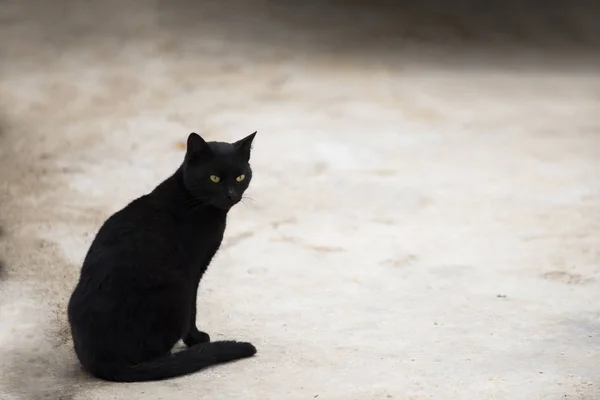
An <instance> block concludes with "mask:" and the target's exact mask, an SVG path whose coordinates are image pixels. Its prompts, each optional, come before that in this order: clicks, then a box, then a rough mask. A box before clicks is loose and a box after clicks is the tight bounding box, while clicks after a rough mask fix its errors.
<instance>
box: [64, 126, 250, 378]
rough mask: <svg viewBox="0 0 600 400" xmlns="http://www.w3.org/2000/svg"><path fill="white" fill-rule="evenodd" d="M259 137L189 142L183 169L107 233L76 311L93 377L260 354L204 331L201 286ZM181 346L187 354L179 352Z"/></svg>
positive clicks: (85, 273)
mask: <svg viewBox="0 0 600 400" xmlns="http://www.w3.org/2000/svg"><path fill="white" fill-rule="evenodd" d="M253 138H254V134H252V135H250V136H249V137H247V138H245V139H243V140H241V141H239V142H236V143H235V144H228V143H218V142H211V143H206V142H204V140H202V139H201V138H200V137H199V136H197V135H195V134H192V135H190V137H189V138H188V151H187V154H186V160H185V162H184V164H183V165H182V166H181V168H179V169H178V170H177V171H176V172H175V174H173V175H172V176H171V177H170V178H168V179H166V180H165V181H164V182H162V183H161V184H160V185H159V186H158V187H157V188H156V189H154V191H152V192H151V193H149V194H147V195H145V196H142V197H140V198H138V199H136V200H134V201H133V202H131V203H130V204H129V205H127V206H126V207H125V208H124V209H122V210H120V211H118V212H117V213H115V214H114V215H112V216H111V217H110V218H109V219H108V220H107V221H106V222H105V223H104V225H103V226H102V227H101V228H100V230H99V232H98V233H97V235H96V237H95V238H94V241H93V243H92V245H91V247H90V249H89V251H88V254H87V255H86V258H85V260H84V263H83V267H82V269H81V276H80V280H79V283H78V285H77V287H76V288H75V291H74V292H73V295H72V296H71V299H70V301H69V307H68V316H69V323H70V326H71V332H72V336H73V342H74V345H75V352H76V354H77V357H78V358H79V360H80V362H81V363H82V365H83V366H84V368H85V369H86V370H87V371H88V372H90V373H91V374H92V375H94V376H96V377H99V378H101V379H106V380H111V381H128V382H135V381H148V380H160V379H166V378H171V377H175V376H180V375H184V374H188V373H191V372H195V371H197V370H200V369H202V368H204V367H207V366H210V365H213V364H217V363H221V362H226V361H231V360H235V359H239V358H244V357H250V356H252V355H254V354H255V353H256V349H255V348H254V346H253V345H252V344H250V343H244V342H233V341H223V342H209V341H210V339H209V336H208V335H207V334H206V333H204V332H201V331H199V330H198V329H197V328H196V296H197V290H198V283H199V281H200V279H201V278H202V275H203V274H204V272H205V271H206V269H207V267H208V264H209V263H210V261H211V260H212V258H213V256H214V255H215V253H216V252H217V250H218V249H219V246H220V244H221V240H222V239H223V233H224V231H225V225H226V217H227V212H228V211H229V209H230V208H231V207H232V206H233V205H234V204H236V203H237V202H238V201H239V200H240V199H241V195H242V193H243V192H244V190H246V188H247V187H248V184H249V182H250V179H251V176H252V172H251V170H250V166H249V164H248V160H249V157H250V146H251V143H252V140H253ZM240 178H241V181H240ZM180 339H183V341H184V343H185V344H186V345H187V346H188V348H187V349H185V350H183V351H180V352H178V353H175V354H171V349H172V348H173V346H174V345H175V344H176V343H177V341H179V340H180Z"/></svg>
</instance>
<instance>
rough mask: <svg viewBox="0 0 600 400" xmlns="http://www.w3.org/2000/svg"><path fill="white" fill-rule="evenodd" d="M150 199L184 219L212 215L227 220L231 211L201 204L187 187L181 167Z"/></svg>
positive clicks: (157, 188)
mask: <svg viewBox="0 0 600 400" xmlns="http://www.w3.org/2000/svg"><path fill="white" fill-rule="evenodd" d="M149 197H150V198H151V199H152V201H153V202H155V203H156V204H157V205H158V206H159V207H160V208H161V209H163V210H165V211H168V212H170V213H173V214H174V215H178V216H182V217H184V216H185V217H192V216H201V215H212V216H215V217H222V218H225V217H226V216H227V213H228V211H229V210H224V209H221V208H217V207H214V206H211V205H207V204H204V205H203V204H201V202H200V201H199V200H198V199H196V198H195V197H194V196H193V195H192V194H191V193H190V191H189V190H188V189H187V187H186V186H185V183H184V181H183V171H182V168H181V167H180V168H178V169H177V171H175V173H174V174H173V175H171V176H170V177H169V178H167V179H165V180H164V181H163V182H162V183H161V184H160V185H158V186H157V187H156V188H155V189H154V190H153V191H152V192H151V193H150V194H149Z"/></svg>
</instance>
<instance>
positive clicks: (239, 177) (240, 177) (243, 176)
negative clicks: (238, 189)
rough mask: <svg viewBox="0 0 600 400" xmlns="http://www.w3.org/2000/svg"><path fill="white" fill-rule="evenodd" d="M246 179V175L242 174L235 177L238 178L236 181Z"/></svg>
mask: <svg viewBox="0 0 600 400" xmlns="http://www.w3.org/2000/svg"><path fill="white" fill-rule="evenodd" d="M244 179H246V175H240V176H238V177H237V178H235V180H236V181H238V182H241V181H243V180H244Z"/></svg>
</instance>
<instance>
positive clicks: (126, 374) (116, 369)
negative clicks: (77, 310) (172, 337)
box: [90, 341, 256, 382]
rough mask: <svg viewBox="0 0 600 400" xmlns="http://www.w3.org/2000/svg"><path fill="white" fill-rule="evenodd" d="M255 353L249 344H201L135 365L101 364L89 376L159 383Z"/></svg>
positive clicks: (111, 379)
mask: <svg viewBox="0 0 600 400" xmlns="http://www.w3.org/2000/svg"><path fill="white" fill-rule="evenodd" d="M254 354H256V348H255V347H254V346H253V345H252V344H251V343H246V342H234V341H222V342H212V343H202V344H197V345H195V346H192V347H190V348H188V349H186V350H182V351H180V352H178V353H175V354H170V355H168V356H165V357H162V358H159V359H157V360H153V361H150V362H147V363H142V364H136V365H127V366H124V365H114V364H110V365H108V364H105V365H102V366H101V367H99V368H95V370H94V371H90V372H92V374H93V375H95V376H96V377H98V378H100V379H104V380H107V381H114V382H142V381H159V380H162V379H169V378H174V377H176V376H182V375H186V374H190V373H192V372H196V371H198V370H200V369H202V368H206V367H209V366H211V365H214V364H220V363H224V362H227V361H233V360H237V359H240V358H246V357H251V356H253V355H254Z"/></svg>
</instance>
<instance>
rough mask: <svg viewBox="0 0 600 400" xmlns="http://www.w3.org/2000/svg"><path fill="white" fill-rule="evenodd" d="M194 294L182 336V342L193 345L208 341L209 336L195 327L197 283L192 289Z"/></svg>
mask: <svg viewBox="0 0 600 400" xmlns="http://www.w3.org/2000/svg"><path fill="white" fill-rule="evenodd" d="M193 294H194V296H193V297H192V301H191V304H190V306H191V307H190V317H189V318H190V319H189V323H188V329H187V333H186V334H185V335H184V336H183V343H185V345H186V346H188V347H189V346H194V345H196V344H198V343H207V342H210V336H209V335H208V333H206V332H202V331H200V330H198V328H197V327H196V297H197V295H198V285H196V286H195V289H194V291H193Z"/></svg>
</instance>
